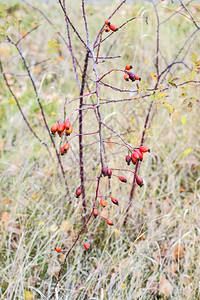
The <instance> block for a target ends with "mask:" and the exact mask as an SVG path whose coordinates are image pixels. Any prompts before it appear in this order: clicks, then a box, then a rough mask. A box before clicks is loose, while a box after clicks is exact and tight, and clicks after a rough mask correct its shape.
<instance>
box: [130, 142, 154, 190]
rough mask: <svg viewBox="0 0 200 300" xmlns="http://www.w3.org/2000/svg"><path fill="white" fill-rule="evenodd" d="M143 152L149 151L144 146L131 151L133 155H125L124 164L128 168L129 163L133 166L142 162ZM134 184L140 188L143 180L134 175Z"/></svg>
mask: <svg viewBox="0 0 200 300" xmlns="http://www.w3.org/2000/svg"><path fill="white" fill-rule="evenodd" d="M145 152H150V149H149V148H148V147H146V146H141V147H140V148H138V149H135V150H134V151H133V153H132V154H131V156H129V155H127V156H126V163H127V165H128V166H129V165H130V163H131V161H132V163H133V164H134V165H135V164H136V163H137V162H138V161H142V160H143V153H145ZM135 180H136V183H137V184H138V185H139V186H140V187H142V186H143V179H142V178H141V177H140V176H139V175H136V177H135Z"/></svg>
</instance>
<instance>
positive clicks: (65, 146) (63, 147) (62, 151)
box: [60, 142, 69, 155]
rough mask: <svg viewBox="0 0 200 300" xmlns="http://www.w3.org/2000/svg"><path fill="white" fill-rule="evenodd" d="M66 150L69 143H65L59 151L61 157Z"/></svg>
mask: <svg viewBox="0 0 200 300" xmlns="http://www.w3.org/2000/svg"><path fill="white" fill-rule="evenodd" d="M67 150H69V143H68V142H67V143H66V144H65V145H64V146H62V148H61V149H60V152H61V155H64V154H66V153H67Z"/></svg>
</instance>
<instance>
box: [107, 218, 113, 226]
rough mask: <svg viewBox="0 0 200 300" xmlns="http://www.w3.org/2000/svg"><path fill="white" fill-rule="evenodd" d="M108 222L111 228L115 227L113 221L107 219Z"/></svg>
mask: <svg viewBox="0 0 200 300" xmlns="http://www.w3.org/2000/svg"><path fill="white" fill-rule="evenodd" d="M106 222H107V224H108V225H109V226H113V225H114V224H113V222H112V221H111V220H109V219H107V220H106Z"/></svg>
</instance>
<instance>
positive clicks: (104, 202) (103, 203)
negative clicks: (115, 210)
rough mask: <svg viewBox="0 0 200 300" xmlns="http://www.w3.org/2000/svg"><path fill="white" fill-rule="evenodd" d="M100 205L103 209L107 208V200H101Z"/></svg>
mask: <svg viewBox="0 0 200 300" xmlns="http://www.w3.org/2000/svg"><path fill="white" fill-rule="evenodd" d="M100 204H101V206H103V207H106V204H107V203H106V201H105V200H103V199H101V200H100Z"/></svg>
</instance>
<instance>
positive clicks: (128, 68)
mask: <svg viewBox="0 0 200 300" xmlns="http://www.w3.org/2000/svg"><path fill="white" fill-rule="evenodd" d="M132 68H133V66H132V65H126V67H125V69H126V70H127V71H129V70H130V69H132Z"/></svg>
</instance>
